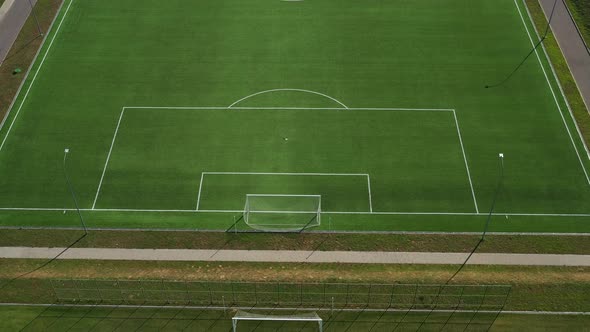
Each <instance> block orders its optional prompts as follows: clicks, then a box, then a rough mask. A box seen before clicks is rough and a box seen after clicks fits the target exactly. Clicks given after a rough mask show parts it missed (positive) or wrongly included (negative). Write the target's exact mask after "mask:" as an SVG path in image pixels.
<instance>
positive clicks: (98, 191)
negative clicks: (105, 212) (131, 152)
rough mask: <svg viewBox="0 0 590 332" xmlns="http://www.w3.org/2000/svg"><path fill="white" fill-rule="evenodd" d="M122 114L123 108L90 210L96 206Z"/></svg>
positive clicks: (123, 112)
mask: <svg viewBox="0 0 590 332" xmlns="http://www.w3.org/2000/svg"><path fill="white" fill-rule="evenodd" d="M123 114H125V107H123V109H122V110H121V114H120V115H119V121H118V122H117V127H116V128H115V134H114V135H113V139H112V141H111V147H110V148H109V153H108V154H107V160H106V161H105V163H104V168H103V169H102V175H101V176H100V181H99V182H98V189H96V195H95V196H94V202H93V203H92V209H93V210H94V207H95V206H96V201H97V200H98V195H99V194H100V188H101V187H102V181H103V180H104V175H105V173H106V171H107V167H108V165H109V160H110V159H111V153H112V152H113V146H115V140H116V139H117V133H119V127H120V126H121V120H122V119H123Z"/></svg>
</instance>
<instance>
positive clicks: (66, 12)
mask: <svg viewBox="0 0 590 332" xmlns="http://www.w3.org/2000/svg"><path fill="white" fill-rule="evenodd" d="M73 2H74V0H70V3H69V4H68V6H67V7H66V11H65V12H64V14H63V16H62V17H61V20H60V21H59V24H58V25H57V28H56V30H55V33H54V34H53V37H52V38H51V41H50V42H49V46H47V49H46V50H45V54H44V55H43V58H41V62H40V63H39V67H37V71H35V75H33V79H32V80H31V83H30V84H29V87H28V88H27V91H26V92H25V95H24V96H23V99H22V101H21V103H20V105H19V106H18V109H17V110H16V114H15V115H14V118H12V121H11V122H10V126H9V127H8V130H7V131H6V135H5V136H4V139H3V140H2V144H0V151H2V148H3V147H4V143H6V140H7V139H8V136H9V135H10V131H11V130H12V126H13V125H14V123H15V122H16V119H17V118H18V116H19V114H20V111H21V109H22V108H23V105H24V104H25V101H26V100H27V96H28V95H29V92H30V91H31V88H32V87H33V83H35V80H36V79H37V75H38V74H39V71H40V70H41V67H43V63H44V62H45V59H46V58H47V54H49V50H50V49H51V46H53V42H54V41H55V37H57V34H58V32H59V29H60V28H61V25H62V23H63V22H64V20H65V18H66V16H67V15H68V12H69V11H70V6H72V3H73ZM60 8H61V7H60ZM57 15H59V12H58V13H57ZM52 25H53V24H52ZM41 47H43V45H42V46H41ZM34 65H35V63H34V62H33V63H31V68H32V67H33V66H34ZM25 81H26V78H25V79H24V80H23V84H24V82H25ZM15 98H18V96H16V97H15ZM9 112H10V110H9ZM6 119H8V114H6ZM3 125H4V121H3V122H2V126H0V130H2V127H3Z"/></svg>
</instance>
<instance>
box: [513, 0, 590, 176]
mask: <svg viewBox="0 0 590 332" xmlns="http://www.w3.org/2000/svg"><path fill="white" fill-rule="evenodd" d="M514 5H515V6H516V9H517V10H518V14H519V15H520V19H521V20H522V24H523V25H524V28H525V30H526V33H527V35H528V37H529V40H530V42H531V46H535V42H534V41H533V38H532V36H531V33H530V31H529V28H528V27H527V24H526V22H525V20H524V16H523V15H522V11H521V10H520V6H519V5H518V2H517V0H514ZM529 19H530V21H531V22H533V21H532V18H530V17H529ZM531 24H533V25H534V23H531ZM535 55H536V56H537V60H538V61H539V66H540V67H541V71H542V72H543V75H544V76H545V80H547V85H548V86H549V90H550V91H551V94H552V95H553V100H554V101H555V105H557V110H558V111H559V115H560V116H561V120H562V121H563V125H564V127H565V130H566V131H567V134H568V136H569V138H570V141H571V142H572V146H573V147H574V151H575V152H576V156H578V160H579V161H580V166H581V167H582V171H583V172H584V175H585V177H586V181H587V182H588V185H590V177H589V176H588V172H587V171H586V167H585V166H584V162H583V161H582V157H581V156H580V152H579V151H578V147H577V146H576V143H575V142H574V138H573V136H572V133H571V131H570V128H569V127H568V125H567V122H566V120H565V117H564V116H563V112H562V110H561V106H560V105H559V101H558V100H557V96H556V95H555V91H554V90H553V87H552V86H551V81H549V76H548V75H547V72H546V71H545V67H543V62H542V61H541V57H540V56H539V52H538V51H537V50H535ZM547 61H549V60H547ZM564 99H565V96H564Z"/></svg>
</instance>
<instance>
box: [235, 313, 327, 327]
mask: <svg viewBox="0 0 590 332" xmlns="http://www.w3.org/2000/svg"><path fill="white" fill-rule="evenodd" d="M240 320H246V321H288V322H317V323H318V327H319V331H320V332H323V330H324V320H323V319H322V318H321V317H320V316H318V314H317V313H315V312H311V313H306V314H299V315H262V314H254V313H251V312H246V311H242V310H240V311H238V312H237V313H236V315H235V316H234V317H232V319H231V323H232V331H233V332H236V331H237V328H238V321H240Z"/></svg>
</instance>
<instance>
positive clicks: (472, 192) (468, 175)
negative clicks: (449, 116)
mask: <svg viewBox="0 0 590 332" xmlns="http://www.w3.org/2000/svg"><path fill="white" fill-rule="evenodd" d="M453 118H454V119H455V126H456V128H457V136H459V143H460V144H461V151H462V152H463V161H464V162H465V169H466V170H467V178H468V179H469V187H470V188H471V196H472V197H473V204H474V205H475V212H476V213H479V208H478V207H477V199H476V198H475V190H473V182H472V181H471V172H469V164H468V163H467V156H466V155H465V148H464V147H463V138H462V137H461V129H459V121H457V113H456V112H455V111H454V110H453Z"/></svg>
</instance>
